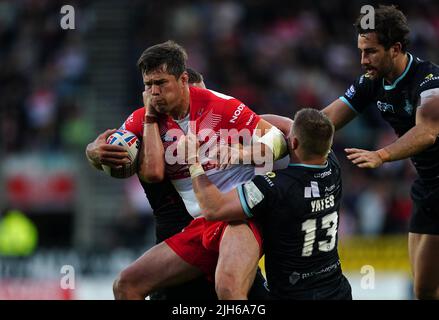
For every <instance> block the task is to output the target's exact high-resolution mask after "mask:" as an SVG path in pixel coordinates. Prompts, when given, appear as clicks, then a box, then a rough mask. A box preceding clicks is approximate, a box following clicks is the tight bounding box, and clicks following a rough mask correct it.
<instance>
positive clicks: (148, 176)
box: [139, 123, 165, 182]
mask: <svg viewBox="0 0 439 320" xmlns="http://www.w3.org/2000/svg"><path fill="white" fill-rule="evenodd" d="M141 151H142V152H141V153H140V159H139V176H140V178H141V179H142V180H144V181H146V182H160V181H162V180H163V179H164V176H165V157H164V148H163V143H162V141H161V138H160V132H159V127H158V124H157V123H146V124H145V126H144V129H143V139H142V150H141Z"/></svg>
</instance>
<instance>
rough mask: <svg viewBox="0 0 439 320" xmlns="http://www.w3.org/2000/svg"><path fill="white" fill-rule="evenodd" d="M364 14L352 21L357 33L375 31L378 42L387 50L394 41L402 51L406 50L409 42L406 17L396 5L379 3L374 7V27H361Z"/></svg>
mask: <svg viewBox="0 0 439 320" xmlns="http://www.w3.org/2000/svg"><path fill="white" fill-rule="evenodd" d="M364 15H365V14H361V15H360V16H359V17H358V18H357V20H356V21H355V23H354V26H355V28H356V29H357V32H358V34H365V33H372V32H375V33H376V34H377V37H378V42H379V43H380V44H381V45H382V46H383V47H384V48H385V49H386V50H389V48H390V47H391V46H392V45H394V44H395V43H397V42H400V43H401V50H402V52H406V51H407V47H408V45H409V43H410V41H409V33H410V29H409V27H408V24H407V18H406V17H405V15H404V14H403V13H402V12H401V11H400V10H398V9H397V8H396V6H394V5H391V6H384V5H380V6H379V7H378V8H377V9H375V29H363V28H362V26H361V19H362V18H363V17H364Z"/></svg>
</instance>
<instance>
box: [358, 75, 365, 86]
mask: <svg viewBox="0 0 439 320" xmlns="http://www.w3.org/2000/svg"><path fill="white" fill-rule="evenodd" d="M365 76H366V75H364V74H363V75H362V76H361V77H360V80H359V81H358V83H359V84H363V82H364V78H365Z"/></svg>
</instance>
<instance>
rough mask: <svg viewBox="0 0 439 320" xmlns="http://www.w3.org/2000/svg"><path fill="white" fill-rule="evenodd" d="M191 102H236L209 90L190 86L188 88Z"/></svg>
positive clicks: (227, 96)
mask: <svg viewBox="0 0 439 320" xmlns="http://www.w3.org/2000/svg"><path fill="white" fill-rule="evenodd" d="M189 90H190V95H191V101H192V102H222V103H227V102H228V101H232V100H236V98H234V97H232V96H229V95H226V94H224V93H221V92H217V91H215V90H211V89H203V88H198V87H193V86H191V87H190V88H189Z"/></svg>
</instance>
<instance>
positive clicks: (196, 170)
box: [189, 163, 204, 179]
mask: <svg viewBox="0 0 439 320" xmlns="http://www.w3.org/2000/svg"><path fill="white" fill-rule="evenodd" d="M189 172H190V173H191V178H192V179H195V178H196V177H198V176H201V175H202V174H204V169H203V166H202V165H201V164H199V163H196V164H193V165H191V166H190V167H189Z"/></svg>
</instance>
